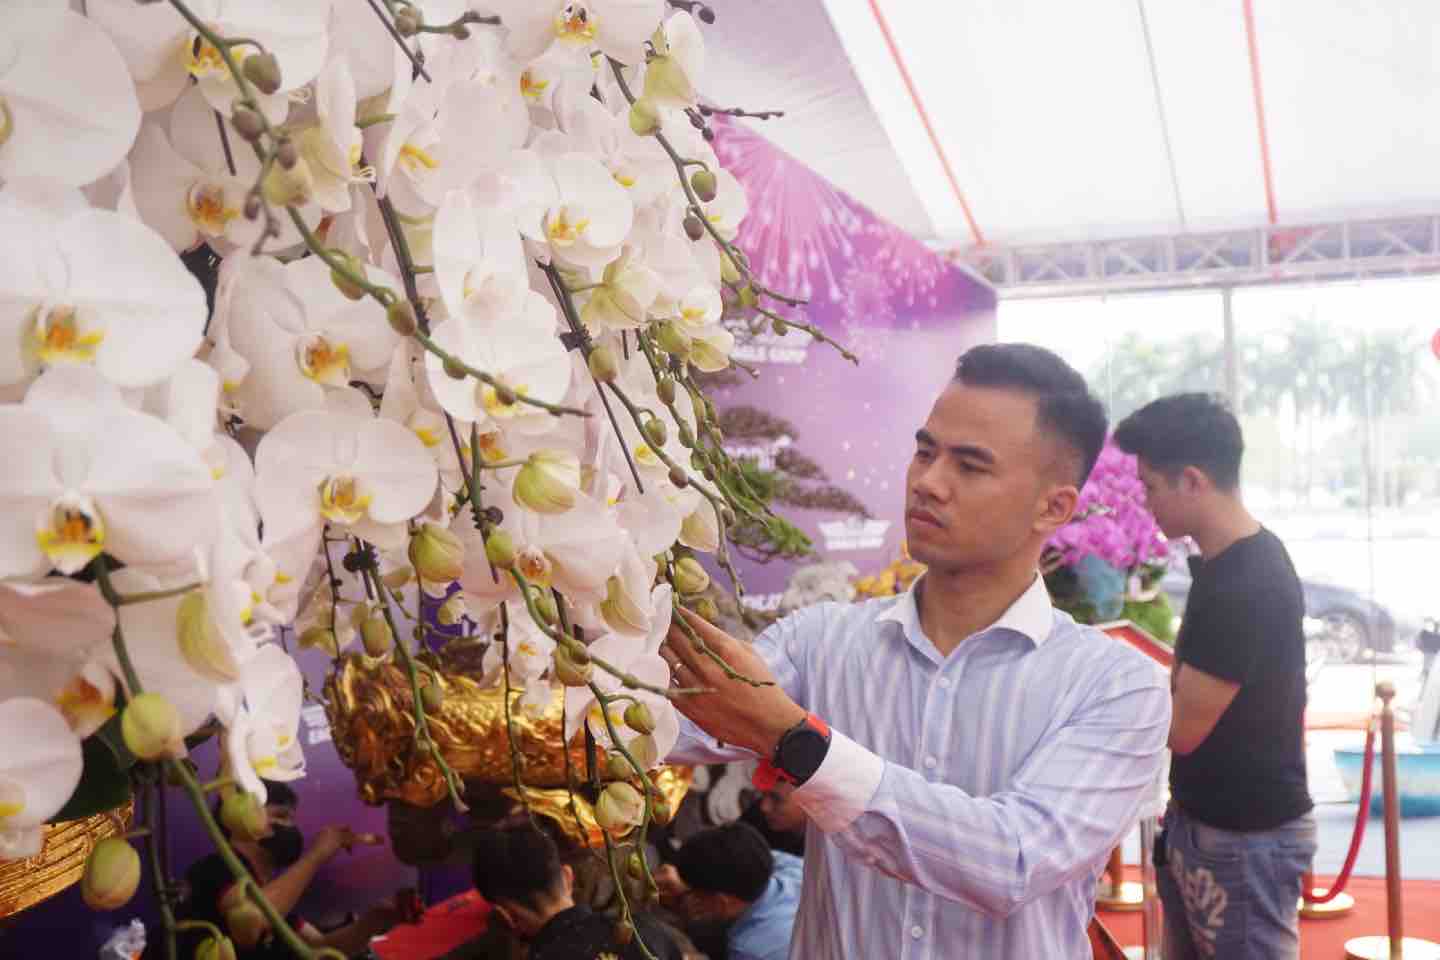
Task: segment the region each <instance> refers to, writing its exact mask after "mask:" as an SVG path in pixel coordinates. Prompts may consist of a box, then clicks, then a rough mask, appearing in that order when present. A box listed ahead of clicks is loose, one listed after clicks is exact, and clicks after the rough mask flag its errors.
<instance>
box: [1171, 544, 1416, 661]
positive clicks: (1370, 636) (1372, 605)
mask: <svg viewBox="0 0 1440 960" xmlns="http://www.w3.org/2000/svg"><path fill="white" fill-rule="evenodd" d="M1300 585H1301V587H1302V588H1303V589H1304V591H1305V616H1306V617H1307V618H1310V619H1312V620H1313V621H1315V623H1314V624H1307V628H1308V629H1307V630H1306V636H1307V638H1308V642H1309V643H1310V644H1311V645H1312V647H1314V648H1315V649H1313V650H1312V656H1313V655H1314V654H1323V655H1324V657H1325V660H1326V661H1328V662H1330V663H1353V662H1354V661H1356V660H1359V659H1360V657H1361V656H1362V655H1363V654H1365V653H1367V652H1369V653H1390V652H1392V651H1393V650H1394V649H1395V635H1396V632H1397V631H1396V625H1395V617H1394V616H1393V615H1392V614H1391V613H1390V611H1389V610H1387V609H1385V608H1384V607H1382V606H1381V605H1380V604H1378V603H1376V602H1375V601H1373V600H1371V599H1370V598H1369V597H1367V596H1365V595H1364V594H1362V593H1360V592H1359V591H1356V590H1352V589H1350V588H1349V587H1342V586H1339V585H1337V584H1333V583H1325V582H1323V581H1320V580H1306V579H1303V578H1302V579H1301V581H1300ZM1160 588H1161V589H1162V590H1164V591H1165V594H1166V596H1167V597H1169V598H1170V605H1171V606H1172V607H1174V608H1175V614H1176V616H1182V615H1183V614H1184V613H1185V598H1186V597H1188V596H1189V595H1190V570H1189V567H1188V566H1187V565H1186V564H1185V562H1184V560H1183V559H1177V560H1176V561H1175V562H1172V563H1171V564H1170V569H1169V571H1168V572H1167V573H1166V574H1165V578H1164V579H1163V580H1161V581H1160Z"/></svg>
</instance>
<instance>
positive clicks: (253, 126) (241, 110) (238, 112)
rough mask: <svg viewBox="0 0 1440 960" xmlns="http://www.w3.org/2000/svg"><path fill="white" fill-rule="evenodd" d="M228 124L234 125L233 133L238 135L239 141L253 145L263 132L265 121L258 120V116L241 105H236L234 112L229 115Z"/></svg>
mask: <svg viewBox="0 0 1440 960" xmlns="http://www.w3.org/2000/svg"><path fill="white" fill-rule="evenodd" d="M230 123H231V124H233V125H234V127H235V132H236V133H238V134H240V139H242V140H244V141H245V142H246V143H254V142H255V141H256V140H259V139H260V135H261V134H262V133H264V132H265V121H264V120H262V119H261V118H260V114H258V113H256V112H255V111H254V110H251V109H250V108H249V107H247V106H244V105H243V104H236V106H235V111H234V112H233V113H231V114H230Z"/></svg>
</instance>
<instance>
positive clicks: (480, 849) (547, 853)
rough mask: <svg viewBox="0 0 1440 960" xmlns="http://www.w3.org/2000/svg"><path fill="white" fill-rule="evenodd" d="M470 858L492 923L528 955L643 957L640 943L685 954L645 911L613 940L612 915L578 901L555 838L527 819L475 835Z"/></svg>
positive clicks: (659, 953)
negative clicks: (631, 932)
mask: <svg viewBox="0 0 1440 960" xmlns="http://www.w3.org/2000/svg"><path fill="white" fill-rule="evenodd" d="M474 858H475V859H474V867H473V872H474V878H475V890H476V891H477V892H478V893H479V894H480V896H482V897H484V898H485V900H486V901H488V902H489V903H490V905H491V907H492V912H491V914H490V922H491V924H503V925H504V927H505V928H506V929H508V931H509V932H510V933H511V934H513V936H514V937H515V938H517V939H519V940H522V941H526V942H528V943H529V947H530V952H529V960H598V958H613V960H641V958H643V957H644V956H645V953H644V951H643V950H642V949H641V941H643V942H644V945H645V947H647V948H648V949H649V951H650V953H651V954H652V955H653V956H654V957H655V958H656V960H683V957H684V954H683V953H682V951H681V949H680V947H679V946H678V945H677V944H676V943H675V941H674V939H673V938H672V937H671V936H670V934H669V933H667V932H666V931H665V929H664V928H663V927H662V926H661V925H660V924H658V923H657V922H655V921H654V920H652V919H651V918H650V917H648V916H646V915H645V914H636V915H635V932H636V937H635V938H634V939H632V940H631V941H630V942H629V943H628V944H621V943H618V942H617V941H616V937H615V934H616V923H615V920H614V918H612V917H608V916H605V915H604V914H599V913H595V912H594V911H592V910H591V909H590V908H589V907H586V906H583V905H577V904H576V903H575V897H574V888H575V872H574V871H573V870H572V869H571V868H570V866H569V864H562V863H561V862H560V852H559V849H558V848H557V847H556V845H555V841H554V840H552V839H551V838H550V837H549V836H547V835H546V834H544V833H542V832H540V831H539V830H536V829H535V828H534V827H532V826H530V825H529V824H528V823H527V824H525V825H523V826H515V827H504V828H499V829H495V830H490V831H486V832H485V833H482V834H480V835H478V836H476V837H475V839H474ZM491 941H493V938H481V939H480V940H477V941H474V942H472V943H470V944H465V945H462V946H461V947H458V948H457V949H455V950H452V951H451V952H450V953H448V954H446V956H445V960H479V958H482V957H488V956H490V954H489V953H488V952H486V951H487V950H489V949H491V948H490V947H489V946H488V944H489V943H490V942H491Z"/></svg>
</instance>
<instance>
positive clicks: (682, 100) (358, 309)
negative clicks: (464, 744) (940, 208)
mask: <svg viewBox="0 0 1440 960" xmlns="http://www.w3.org/2000/svg"><path fill="white" fill-rule="evenodd" d="M696 14H698V15H699V16H698V19H699V20H703V21H706V22H709V21H711V20H713V17H714V15H713V13H712V12H711V11H710V10H709V9H708V8H706V7H704V6H703V5H702V4H699V3H694V2H688V0H669V2H668V3H666V2H665V0H571V2H567V0H489V2H474V0H472V2H469V3H467V2H466V0H287V2H285V3H276V2H274V0H159V2H157V0H85V2H84V3H79V2H77V3H75V4H73V5H68V4H66V3H64V2H62V0H18V2H16V3H11V4H9V5H7V7H6V12H5V30H4V31H3V32H0V242H3V246H4V250H5V255H4V256H3V257H0V330H3V331H4V333H5V336H4V337H3V338H0V401H3V403H0V447H3V449H5V451H6V454H7V458H8V460H7V463H6V465H5V467H4V468H3V470H0V716H3V718H4V724H3V727H0V729H3V730H4V733H5V736H6V737H7V738H8V740H9V749H8V750H7V751H6V752H5V753H4V755H3V756H0V859H4V858H11V857H20V856H27V855H33V854H35V853H37V852H38V851H39V848H40V844H41V839H42V828H43V825H44V824H46V823H48V822H52V821H54V820H56V819H60V818H63V817H66V816H75V815H78V814H81V813H83V812H85V804H86V803H87V802H89V803H91V805H92V807H94V808H95V809H100V807H99V806H95V804H96V803H98V802H99V801H95V800H94V798H93V796H91V795H90V794H87V792H86V790H85V789H84V784H85V783H86V782H88V780H89V779H90V776H91V774H92V772H94V770H95V768H99V767H105V768H107V769H110V770H112V771H113V770H115V769H119V770H120V772H121V773H122V774H124V778H125V781H126V784H127V785H126V788H125V789H126V791H128V790H129V789H131V785H134V786H135V787H136V788H138V789H146V790H154V789H158V788H159V784H160V783H161V782H162V777H161V774H162V773H163V774H164V775H165V777H167V778H168V779H169V780H170V781H171V782H175V783H179V784H180V785H182V786H183V787H184V788H185V789H186V790H187V791H188V793H189V795H190V797H191V799H192V800H193V802H194V805H195V807H196V810H197V811H198V813H199V815H200V816H201V817H202V818H203V819H204V821H205V823H206V824H207V826H208V827H209V829H210V831H211V834H212V836H213V837H214V838H215V839H216V842H217V844H219V846H220V848H221V852H222V854H223V855H224V856H225V857H226V860H227V862H228V863H229V864H230V866H231V868H232V870H234V871H235V874H236V877H237V880H239V881H240V882H241V885H242V889H244V890H245V892H246V893H247V894H248V896H249V897H250V899H251V900H252V901H253V902H254V907H255V908H258V909H259V910H260V911H261V912H263V914H264V916H265V919H266V921H267V922H268V927H269V928H270V929H271V930H272V931H273V935H275V936H278V937H280V938H281V939H282V940H283V941H284V942H285V943H286V944H288V945H289V946H290V947H291V949H293V950H294V952H295V953H296V954H297V955H299V956H320V955H324V954H325V951H322V950H315V949H313V948H310V947H308V946H306V945H305V944H304V943H303V942H302V941H301V939H300V938H299V937H297V936H296V934H295V932H294V931H293V930H292V929H291V928H290V927H289V926H288V925H287V924H286V923H285V921H284V919H283V918H282V917H281V916H279V915H278V914H277V913H276V912H275V911H274V910H273V909H272V908H271V907H270V905H269V904H268V903H267V902H266V901H265V898H264V897H263V896H262V895H261V894H260V892H259V890H258V889H257V888H256V887H255V886H254V885H253V884H249V883H248V882H247V881H246V880H245V873H244V870H243V866H242V864H241V863H240V862H239V860H238V859H237V858H236V857H235V856H234V854H233V851H231V850H230V848H229V846H228V844H227V843H225V842H224V839H223V837H222V835H221V833H220V831H219V830H218V829H217V828H216V823H215V821H214V820H213V819H212V818H211V815H210V813H209V811H208V809H207V796H206V795H207V793H209V792H212V791H213V792H216V793H218V794H219V795H220V796H221V797H222V798H223V800H224V803H223V805H222V807H221V810H222V819H223V820H224V823H225V826H226V827H227V828H229V830H230V831H231V832H232V833H233V832H236V831H239V832H241V833H242V834H243V833H244V832H246V831H256V830H263V829H264V827H263V817H261V816H259V815H257V814H259V813H262V812H263V802H264V794H265V789H264V785H263V782H262V780H263V779H270V780H285V779H292V778H296V777H299V776H302V775H303V773H304V769H305V766H304V757H303V755H302V753H301V751H300V747H299V744H298V742H297V730H298V724H299V712H300V709H301V705H302V702H303V698H304V696H305V691H304V683H303V679H302V677H301V673H300V670H299V668H298V667H297V665H296V663H295V661H294V660H293V659H292V658H291V657H290V655H289V653H288V646H287V645H286V644H287V638H290V637H296V638H298V640H299V642H300V644H301V645H302V646H313V647H319V648H321V649H324V650H326V651H327V652H329V653H330V654H332V655H333V656H334V657H336V658H337V659H338V658H339V657H341V656H361V655H363V656H367V657H385V658H392V659H393V660H394V661H395V663H396V664H397V665H398V666H400V667H402V668H403V669H404V670H405V671H407V672H408V675H409V677H410V679H411V684H412V687H413V689H414V691H415V693H416V696H415V698H414V709H415V713H416V716H415V721H416V723H415V727H416V739H417V747H418V748H420V749H421V750H427V749H430V748H433V746H434V744H433V742H431V741H430V740H429V734H428V732H427V728H426V723H425V710H426V704H427V703H429V702H431V701H432V700H433V698H432V697H429V696H422V695H421V693H422V688H423V687H424V686H425V683H426V681H425V673H424V668H423V665H422V664H420V663H419V662H418V661H417V659H416V656H417V654H418V653H419V652H420V651H421V650H422V649H423V648H424V645H425V644H426V643H429V642H433V641H434V638H433V637H432V636H430V631H431V629H432V627H433V625H434V623H435V617H434V616H431V617H427V615H426V614H425V613H424V612H423V603H424V601H425V599H426V598H427V597H428V598H432V599H433V600H434V601H436V602H438V601H440V600H443V605H441V606H440V607H439V612H438V615H436V616H438V620H439V622H441V623H444V624H447V625H451V626H453V625H457V624H460V625H463V626H464V627H465V628H466V636H467V638H481V639H484V640H486V641H489V640H490V639H491V638H496V648H495V649H498V650H499V651H501V653H502V654H503V656H501V657H499V658H498V659H497V658H496V657H493V656H492V657H491V658H489V659H487V661H486V673H487V675H488V676H490V677H491V680H492V682H495V683H503V684H505V685H506V687H507V702H508V688H509V686H510V685H511V684H515V685H517V686H519V687H521V688H524V690H525V695H524V697H522V698H521V701H520V709H526V708H528V707H529V706H531V705H539V704H543V703H545V702H546V700H547V698H548V697H549V695H550V692H551V691H552V690H553V689H554V686H555V685H560V684H563V685H565V686H567V687H570V688H571V691H570V693H569V695H568V696H567V701H573V702H570V703H569V708H570V709H571V719H572V721H573V722H572V723H571V724H570V726H571V728H572V729H575V730H578V728H579V727H581V726H586V727H588V728H589V731H590V735H591V736H593V737H594V738H595V739H596V740H597V741H598V742H599V743H601V744H602V745H603V746H605V747H606V748H607V750H609V751H611V753H612V754H613V756H612V759H615V758H622V759H623V764H618V763H617V770H616V771H615V772H616V773H617V776H616V777H615V778H613V779H614V780H615V782H614V783H612V787H614V788H615V789H614V795H613V796H608V795H602V796H601V797H600V798H599V802H598V803H597V810H598V813H599V815H600V819H601V822H602V824H604V825H605V826H606V828H607V830H608V831H609V832H610V834H613V840H614V843H611V840H612V837H611V836H610V835H607V848H608V849H609V851H610V856H611V861H612V867H614V868H615V869H616V876H617V877H618V876H619V866H620V865H621V864H623V863H624V862H625V860H626V858H628V857H629V855H630V852H631V851H633V850H634V849H635V847H634V844H636V843H639V842H643V831H644V829H645V827H646V825H647V824H648V823H649V821H650V818H651V816H652V812H653V806H654V805H653V804H652V803H646V802H644V801H645V800H646V799H647V798H654V797H658V794H657V793H656V792H655V789H654V786H653V784H652V783H651V781H650V779H649V778H648V777H647V775H646V772H647V770H649V769H651V768H652V767H653V766H654V765H655V764H656V763H658V762H659V761H660V760H661V759H662V758H663V757H664V755H665V753H666V752H667V751H668V749H669V747H670V746H671V745H672V744H673V742H674V739H675V736H676V731H677V722H676V719H675V716H674V712H673V706H672V703H671V698H672V697H674V696H676V695H677V693H676V691H675V690H674V689H672V688H669V687H668V686H667V682H668V677H667V676H666V674H665V671H664V670H663V662H661V661H659V658H658V657H657V656H655V648H656V647H657V645H658V643H659V640H660V638H662V637H663V636H664V634H665V631H666V629H667V628H668V626H669V624H670V622H671V614H672V610H673V606H674V605H675V604H676V603H686V604H689V605H692V606H697V607H700V608H701V609H702V612H703V608H704V605H705V603H706V602H708V601H703V600H702V599H700V594H701V591H703V589H704V587H705V579H706V578H705V576H704V573H703V571H702V570H701V569H700V568H699V566H698V565H697V564H696V563H695V560H694V559H693V554H694V553H695V552H707V553H713V554H714V555H715V559H716V561H717V562H718V564H719V565H720V566H721V567H722V568H725V569H726V570H727V571H729V572H730V574H731V578H732V580H733V570H731V569H730V565H729V561H728V559H727V554H726V532H727V528H728V527H729V526H730V525H731V524H732V523H734V522H735V520H736V517H737V515H744V516H746V517H749V518H752V519H763V518H765V517H767V516H768V511H767V510H766V508H765V505H764V504H763V503H762V502H761V501H760V500H759V499H758V498H757V497H756V496H755V495H754V492H753V491H751V490H749V489H748V488H747V486H746V484H745V482H744V478H743V476H742V475H741V473H740V471H739V469H738V468H737V467H736V465H735V464H734V463H733V462H732V461H731V460H730V459H729V458H728V457H727V456H726V454H725V452H724V450H723V448H722V446H721V440H722V437H721V434H720V430H719V426H718V423H717V419H716V412H715V408H714V405H713V403H712V402H711V401H710V400H708V399H707V398H706V397H705V395H704V393H703V392H702V390H701V389H700V387H699V385H698V384H697V382H696V379H695V373H696V371H701V372H707V371H716V370H720V369H722V368H724V367H726V366H727V365H729V363H730V362H731V361H730V358H729V352H730V349H731V347H732V345H733V342H734V338H733V336H732V335H731V333H730V331H729V330H728V329H727V328H726V326H725V325H724V324H723V323H722V312H725V310H726V306H727V304H729V305H732V306H734V307H735V309H736V310H743V311H745V312H746V313H748V315H749V316H750V317H751V318H752V320H753V321H755V322H760V323H763V322H766V320H763V319H759V318H761V317H764V318H769V322H771V323H773V324H774V325H776V326H777V327H783V326H790V325H793V326H798V327H801V328H802V329H806V330H808V331H809V332H810V333H811V334H812V336H814V337H816V338H817V339H827V338H826V337H825V335H824V334H823V333H822V332H821V331H819V330H818V329H815V328H812V327H808V326H806V325H804V324H802V323H797V322H795V321H789V320H785V319H782V318H781V316H780V315H779V314H778V313H777V312H776V309H777V308H776V305H777V304H791V305H794V304H797V303H798V302H799V301H795V300H792V299H790V298H787V297H785V296H783V295H781V294H778V293H775V292H774V291H772V290H769V289H767V288H766V287H764V286H763V285H762V284H761V283H760V282H759V281H758V280H757V278H756V277H755V276H754V275H753V274H752V273H751V271H750V269H749V266H748V264H747V262H746V259H745V257H744V256H743V255H742V254H741V253H740V251H739V250H738V249H737V248H736V247H735V246H734V244H733V241H734V238H735V235H736V229H737V227H738V225H739V223H740V221H741V220H742V219H743V217H744V216H745V213H746V202H745V194H744V191H743V189H742V188H741V186H740V184H739V183H738V182H737V181H736V180H735V179H734V178H733V177H732V176H730V175H729V174H728V173H726V172H725V171H723V170H721V169H719V167H718V164H717V161H716V158H715V154H714V153H713V151H712V150H711V149H710V146H709V144H708V142H707V140H708V138H709V136H710V132H709V131H708V129H706V121H705V117H707V116H708V115H709V111H708V108H703V109H702V108H700V107H699V105H698V104H697V89H698V88H699V86H700V85H701V83H702V71H703V64H704V41H703V37H702V32H701V28H700V26H699V24H698V23H697V16H696ZM206 248H208V251H209V252H210V253H212V254H213V255H214V256H215V257H218V258H219V261H220V262H219V266H218V276H217V278H216V282H215V285H214V290H213V293H212V294H211V295H208V296H207V292H206V290H205V289H204V287H203V286H202V284H201V282H200V281H199V280H198V279H197V276H196V274H195V273H194V272H192V271H191V270H189V269H187V266H186V262H185V261H184V260H182V255H185V254H193V253H194V252H196V251H197V250H198V251H202V252H203V251H204V250H205V249H206ZM735 589H736V590H737V592H738V590H739V586H738V584H737V585H736V587H735ZM677 622H681V621H679V620H678V618H677ZM402 624H406V625H407V628H406V629H404V630H402V629H401V625H402ZM695 642H696V643H700V641H699V639H698V638H695ZM357 645H359V646H362V647H363V653H361V652H359V651H355V652H351V651H350V650H349V648H351V647H354V646H357ZM210 736H219V737H220V738H221V740H222V742H223V750H222V751H221V755H222V757H223V758H224V760H223V768H222V769H221V770H220V771H219V776H218V777H217V779H215V780H214V781H212V782H210V783H208V784H202V783H201V782H200V781H199V779H197V776H196V770H195V769H194V765H193V764H190V763H188V762H187V761H186V760H185V759H184V756H185V753H186V751H187V749H188V748H191V747H193V746H195V745H196V744H197V743H199V742H201V741H202V740H204V739H206V738H208V737H210ZM96 743H99V744H101V745H102V746H104V747H105V749H103V750H95V749H92V745H94V744H96ZM432 752H433V753H434V755H435V756H436V758H437V760H438V762H439V763H440V764H441V766H442V770H443V772H444V773H445V775H446V777H447V781H448V783H449V787H450V793H451V796H452V800H453V802H454V803H455V804H456V805H457V807H461V808H463V799H462V795H461V792H462V785H461V784H460V783H459V781H458V779H457V778H456V776H455V775H454V774H453V772H452V771H450V770H449V769H448V767H445V766H444V760H443V758H442V757H440V756H439V753H438V751H433V750H432ZM622 788H623V789H622ZM609 790H610V788H607V791H609ZM102 793H103V791H102ZM87 798H88V799H87ZM637 798H638V799H639V801H640V802H638V803H637V802H635V801H636V799H637ZM114 799H115V798H114V797H113V796H111V797H110V800H109V802H111V803H113V802H114ZM122 799H123V796H122ZM147 808H149V809H153V805H148V804H147ZM151 829H154V825H153V824H151ZM146 833H147V830H146V829H145V828H142V829H140V830H139V831H137V836H138V837H140V838H142V839H144V840H145V842H146V843H147V844H150V843H151V842H152V841H153V835H151V836H144V835H145V834H146ZM637 835H638V836H637ZM627 838H628V839H629V841H630V845H628V846H627V845H626V843H625V841H626V840H627ZM151 853H153V850H152V851H151ZM152 859H153V858H152ZM133 869H135V868H133V867H132V864H131V860H130V858H128V857H127V856H119V855H115V854H114V853H113V851H109V852H107V855H106V856H104V857H101V856H98V855H97V856H96V857H94V858H93V859H92V863H91V865H90V873H89V874H87V878H86V890H87V898H89V897H90V896H91V894H92V892H94V891H99V892H94V893H93V900H92V902H97V903H104V904H106V905H114V903H115V901H116V899H117V895H119V899H120V901H121V902H123V900H124V899H125V897H126V896H128V893H127V887H128V890H129V891H132V892H133V889H134V880H135V878H134V877H132V876H131V875H130V874H131V873H133ZM155 869H156V878H157V882H158V883H159V885H160V886H161V888H162V889H164V888H165V886H166V884H167V882H168V880H167V877H168V874H167V872H166V870H165V868H164V867H163V865H160V866H157V867H156V868H155ZM646 869H647V870H648V868H646ZM160 900H161V906H162V912H163V913H164V916H165V922H166V925H167V928H168V929H167V935H168V936H167V940H168V944H167V945H168V947H169V949H170V951H171V955H172V956H173V949H174V926H175V922H174V918H173V917H172V916H171V911H170V908H169V899H168V897H166V896H162V897H161V898H160ZM245 907H246V909H247V910H248V909H251V908H250V907H249V906H248V905H245ZM622 911H623V912H622V919H621V923H622V924H626V923H628V922H629V906H628V904H627V905H623V907H622ZM246 926H247V928H254V927H255V925H254V924H247V925H246ZM211 932H212V934H213V937H214V940H215V943H216V947H215V949H217V950H219V949H220V946H219V945H220V944H221V943H223V937H224V935H225V934H224V933H223V932H222V931H220V930H218V929H215V930H212V931H211ZM332 955H333V952H332Z"/></svg>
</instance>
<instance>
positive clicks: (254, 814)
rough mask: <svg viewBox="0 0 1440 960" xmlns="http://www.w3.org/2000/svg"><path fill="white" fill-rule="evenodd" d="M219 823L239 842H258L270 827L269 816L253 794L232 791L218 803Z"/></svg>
mask: <svg viewBox="0 0 1440 960" xmlns="http://www.w3.org/2000/svg"><path fill="white" fill-rule="evenodd" d="M220 822H221V823H222V824H224V826H225V829H226V830H229V831H230V834H231V836H233V837H235V838H237V839H239V840H259V839H260V837H261V836H263V835H264V833H265V828H266V827H267V826H269V825H270V816H269V814H268V813H266V811H265V808H264V807H262V806H261V805H260V801H258V800H256V799H255V797H254V795H253V794H250V793H247V792H245V791H244V790H232V791H231V792H230V795H229V796H227V797H226V798H225V799H224V800H222V801H220Z"/></svg>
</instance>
